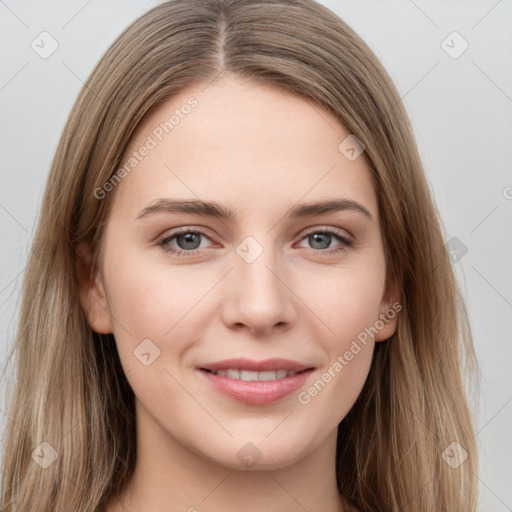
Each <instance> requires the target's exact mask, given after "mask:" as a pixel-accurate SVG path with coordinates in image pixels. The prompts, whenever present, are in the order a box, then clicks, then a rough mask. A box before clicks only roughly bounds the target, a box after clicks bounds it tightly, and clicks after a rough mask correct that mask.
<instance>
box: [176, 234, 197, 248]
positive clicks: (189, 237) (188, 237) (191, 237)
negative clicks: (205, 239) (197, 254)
mask: <svg viewBox="0 0 512 512" xmlns="http://www.w3.org/2000/svg"><path fill="white" fill-rule="evenodd" d="M200 236H201V235H200V234H199V233H185V234H184V235H179V236H177V237H176V243H177V244H178V246H179V247H180V248H181V249H197V248H198V247H199V245H200V244H201V241H200V238H199V237H200ZM180 239H184V240H185V242H184V244H182V243H180ZM190 244H191V245H190Z"/></svg>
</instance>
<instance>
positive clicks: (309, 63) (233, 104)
mask: <svg viewBox="0 0 512 512" xmlns="http://www.w3.org/2000/svg"><path fill="white" fill-rule="evenodd" d="M15 349H16V352H15V354H16V361H17V365H18V366H17V372H18V374H17V381H16V384H15V388H14V392H13V395H12V401H11V409H10V411H9V417H10V419H11V420H12V422H9V423H8V424H7V436H6V440H5V460H4V466H3V490H2V491H3V494H2V511H4V512H11V511H14V510H31V511H39V510H40V511H45V512H46V511H50V510H51V511H59V512H60V511H70V510H73V511H75V510H76V511H81V512H83V511H91V512H92V511H100V510H101V511H106V512H117V511H121V510H125V511H132V510H133V511H135V510H146V511H155V512H156V511H162V510H166V511H167V510H189V511H193V510H198V511H202V510H205V511H217V510H223V511H230V510H242V509H243V510H267V511H273V510H276V511H277V510H279V511H283V510H290V511H291V510H308V511H311V512H313V511H317V510H323V511H325V510H327V511H332V512H334V511H339V510H343V511H349V510H350V511H377V510H379V511H397V512H398V511H403V510H408V511H412V512H420V511H421V512H434V511H436V512H439V511H441V510H445V511H450V512H451V511H454V510H464V511H470V512H472V511H475V510H476V501H477V477H476V474H477V453H476V446H475V441H474V430H473V419H472V416H471V412H470V409H469V406H468V401H467V398H466V393H465V388H464V377H465V375H466V372H471V371H472V370H475V369H476V362H475V356H474V352H473V346H472V340H471V334H470V331H469V327H468V321H467V317H466V313H465V309H464V305H463V303H462V301H461V299H460V295H459V291H458V288H457V284H456V281H455V279H454V276H453V273H452V269H451V266H450V261H449V258H448V256H447V253H446V251H445V247H444V242H443V236H442V231H441V224H440V220H439V217H438V213H437V210H436V208H435V205H434V203H433V200H432V198H431V195H430V192H429V188H428V185H427V183H426V180H425V177H424V173H423V170H422V166H421V162H420V159H419V157H418V153H417V149H416V146H415V142H414V139H413V136H412V131H411V128H410V124H409V122H408V119H407V116H406V114H405V112H404V109H403V106H402V104H401V102H400V99H399V96H398V94H397V92H396V89H395V88H394V86H393V84H392V83H391V81H390V79H389V77H388V75H387V74H386V72H385V71H384V69H383V67H382V66H381V65H380V63H379V62H378V60H377V59H376V57H375V56H374V55H373V53H372V52H371V51H370V50H369V48H368V47H367V46H366V45H365V43H364V42H363V41H362V40H361V39H360V38H359V37H358V36H357V35H356V34H355V33H354V32H353V31H352V30H351V29H350V28H349V27H348V26H347V25H346V24H345V23H344V22H343V21H341V20H340V19H339V18H338V17H337V16H335V15H334V14H333V13H332V12H331V11H329V10H328V9H327V8H325V7H323V6H321V5H319V4H317V3H315V2H313V1H310V0H300V1H295V2H292V3H290V2H285V1H266V2H254V1H249V0H238V1H230V0H214V1H208V2H205V1H203V0H201V1H199V0H192V1H190V0H176V1H170V2H166V3H163V4H161V5H159V6H157V7H155V8H153V9H151V10H150V11H149V12H148V13H146V14H145V15H144V16H142V17H141V18H139V19H138V20H136V21H135V22H134V23H133V24H132V25H131V26H130V27H128V28H127V29H126V30H125V31H124V33H123V34H121V36H120V37H119V38H118V39H117V40H116V41H115V42H114V43H113V45H112V46H111V48H110V49H109V50H108V51H107V53H106V54H105V56H104V57H103V58H102V59H101V61H100V63H99V64H98V66H97V67H96V69H95V70H94V71H93V73H92V75H91V77H90V78H89V79H88V81H87V82H86V84H85V86H84V88H83V89H82V91H81V93H80V95H79V97H78V99H77V101H76V104H75V106H74V108H73V111H72V112H71V115H70V118H69V120H68V123H67V125H66V127H65V129H64V133H63V135H62V138H61V141H60V143H59V147H58V149H57V153H56V156H55V159H54V162H53V165H52V169H51V173H50V176H49V179H48V183H47V187H46V191H45V196H44V200H43V206H42V211H41V215H40V221H39V225H38V229H37V233H36V236H35V241H34V250H33V251H32V255H31V258H30V261H29V264H28V267H27V270H26V273H25V281H24V287H23V303H22V309H21V314H20V320H19V328H18V333H17V340H16V346H15ZM463 363H464V364H463ZM468 374H469V373H468Z"/></svg>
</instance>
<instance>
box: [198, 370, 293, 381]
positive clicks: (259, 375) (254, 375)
mask: <svg viewBox="0 0 512 512" xmlns="http://www.w3.org/2000/svg"><path fill="white" fill-rule="evenodd" d="M206 371H210V372H211V373H213V374H214V375H218V376H220V377H227V378H228V379H236V380H243V381H245V382H257V381H271V380H280V379H285V378H286V377H293V376H294V375H296V374H297V373H298V372H297V371H295V370H284V369H282V370H275V371H264V372H255V371H251V370H242V369H228V370H216V371H215V370H214V371H211V370H206Z"/></svg>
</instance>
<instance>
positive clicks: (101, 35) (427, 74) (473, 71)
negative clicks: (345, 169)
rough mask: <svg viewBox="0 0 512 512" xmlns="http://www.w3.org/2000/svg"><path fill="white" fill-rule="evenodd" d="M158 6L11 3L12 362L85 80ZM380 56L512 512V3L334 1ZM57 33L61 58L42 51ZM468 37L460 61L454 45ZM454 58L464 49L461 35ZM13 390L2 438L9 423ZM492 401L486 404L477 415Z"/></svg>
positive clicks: (488, 453) (8, 315)
mask: <svg viewBox="0 0 512 512" xmlns="http://www.w3.org/2000/svg"><path fill="white" fill-rule="evenodd" d="M157 3H158V2H156V1H150V2H143V1H138V2H136V1H134V0H129V1H122V2H121V1H108V2H105V1H102V2H100V1H98V0H89V1H60V2H59V1H55V0H54V1H45V2H36V1H15V0H6V1H1V0H0V42H1V47H0V54H1V62H2V65H1V68H0V109H1V124H0V155H1V156H0V158H1V163H2V165H1V167H0V176H1V178H0V179H1V181H0V183H1V189H0V233H1V246H0V267H1V269H2V273H1V276H0V315H1V316H0V318H1V340H0V363H2V364H3V363H4V362H5V359H6V354H7V350H8V348H10V346H11V344H12V340H13V335H14V331H15V328H16V316H17V312H18V307H19V290H20V285H21V280H22V276H23V271H24V268H25V264H26V258H27V255H28V252H29V249H30V241H31V239H32V236H33V233H34V228H35V221H36V218H37V215H38V210H39V207H40V201H41V197H42V192H43V188H44V184H45V180H46V177H47V174H48V171H49V166H50V163H51V159H52V157H53V154H54V152H55V149H56V146H57V142H58V139H59V137H60V134H61V131H62V129H63V127H64V124H65V121H66V118H67V116H68V114H69V111H70V109H71V107H72V104H73V102H74V100H75V98H76V96H77V94H78V92H79V89H80V87H81V86H82V83H83V81H85V79H86V77H87V76H88V75H89V73H90V72H91V71H92V69H93V67H94V65H95V64H96V63H97V61H98V60H99V58H100V57H101V55H102V54H103V53H104V51H105V50H106V49H107V47H108V46H109V45H110V44H111V43H112V42H113V41H114V39H115V38H116V37H117V35H118V34H119V33H120V32H121V31H122V30H123V29H124V28H125V27H126V26H127V25H128V24H129V23H131V22H132V21H133V20H134V19H135V18H136V17H138V16H139V15H141V14H142V13H144V12H146V11H147V10H148V9H149V8H150V7H153V6H154V5H156V4H157ZM321 3H323V4H324V5H326V6H327V7H329V8H330V9H332V10H333V11H334V12H336V13H337V14H338V15H339V16H340V17H341V18H342V19H344V20H345V21H346V22H347V23H348V24H349V25H351V26H352V27H353V28H354V29H355V30H356V32H358V33H359V34H360V35H361V36H362V37H363V39H364V40H365V41H366V42H367V43H368V44H369V46H370V47H371V48H372V49H373V50H374V51H375V53H376V54H377V56H378V57H379V58H380V59H381V61H382V62H383V64H384V65H385V67H386V68H387V69H388V71H389V73H390V75H391V77H392V79H393V80H394V82H395V83H396V85H397V87H398V90H399V91H400V94H401V96H402V97H403V101H404V103H405V106H406V108H407V110H408V112H409V115H410V117H411V120H412V123H413V127H414V130H415V134H416V137H417V141H418V145H419V149H420V153H421V155H422V158H423V162H424V165H425V169H426V172H427V176H428V180H429V182H430V184H431V187H432V190H433V192H434V196H435V198H436V201H437V203H438V206H439V208H440V210H441V214H442V216H443V219H444V223H445V226H446V240H447V241H448V240H449V239H450V238H452V237H457V238H458V239H459V240H460V241H461V242H462V243H463V244H464V246H466V247H467V253H466V254H464V255H463V257H462V258H461V259H460V261H458V262H454V267H455V269H456V272H457V276H458V278H459V280H460V283H461V285H462V287H463V291H464V295H465V297H466V301H467V305H468V308H469V312H470V316H471V323H472V327H473V332H474V337H475V344H476V349H477V352H478V357H479V361H480V364H481V368H482V371H483V376H484V379H483V382H482V396H481V399H480V401H479V403H478V404H475V407H474V409H475V415H476V417H477V424H478V433H477V440H478V443H479V446H480V450H481V468H480V472H479V479H480V483H481V507H482V510H483V511H486V512H505V511H512V487H511V485H510V482H511V481H512V441H511V435H510V433H511V432H512V430H511V426H512V404H511V401H512V379H511V378H510V373H511V368H510V364H511V361H512V343H511V341H512V339H511V336H510V333H511V331H512V237H511V234H512V230H511V225H512V222H511V221H512V172H511V168H510V165H511V162H512V117H511V113H512V68H511V66H510V62H511V56H512V30H511V27H512V25H511V21H512V2H511V1H510V0H500V1H496V0H480V1H475V0H473V1H463V0H458V1H453V0H452V1H449V2H448V1H441V0H436V1H432V0H431V1H427V0H415V1H412V0H392V1H391V0H387V1H386V2H383V1H376V0H374V1H368V0H359V1H357V0H350V1H347V0H323V1H322V2H321ZM43 31H47V32H49V33H50V34H51V35H52V37H53V38H55V40H57V42H58V44H59V46H58V48H57V50H56V51H55V52H54V53H53V54H52V55H51V56H50V57H48V58H47V59H43V58H41V57H40V56H39V55H38V54H37V53H36V52H35V51H34V50H33V49H32V48H31V43H32V41H34V40H35V39H36V38H37V37H38V36H39V34H41V32H43ZM453 31H457V32H458V33H459V34H460V35H461V36H462V37H463V38H464V39H465V40H466V41H467V43H468V44H469V47H468V49H467V50H466V51H465V52H464V53H462V54H461V55H460V56H459V57H458V58H452V57H451V56H449V55H448V54H447V53H446V52H445V50H444V49H443V47H442V46H441V45H442V42H443V41H444V40H445V39H446V38H447V36H449V35H450V34H451V33H452V32H453ZM445 45H449V46H453V48H452V49H451V50H450V51H451V52H457V51H458V50H459V49H461V48H462V46H461V41H460V40H457V39H453V37H451V38H449V39H448V40H447V41H446V43H445ZM8 385H9V381H8V379H5V381H2V389H1V402H0V431H1V429H2V428H3V426H4V424H5V422H6V421H8V420H7V418H6V416H5V413H4V411H5V406H4V402H5V395H6V392H7V388H8ZM477 405H478V407H477Z"/></svg>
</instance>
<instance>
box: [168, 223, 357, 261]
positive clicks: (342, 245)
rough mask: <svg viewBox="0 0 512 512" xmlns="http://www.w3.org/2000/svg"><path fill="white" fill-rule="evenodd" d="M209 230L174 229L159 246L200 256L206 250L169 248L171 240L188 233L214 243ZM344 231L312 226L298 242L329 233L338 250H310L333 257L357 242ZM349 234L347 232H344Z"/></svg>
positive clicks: (329, 227)
mask: <svg viewBox="0 0 512 512" xmlns="http://www.w3.org/2000/svg"><path fill="white" fill-rule="evenodd" d="M207 231H208V230H206V228H203V227H201V228H196V227H193V226H181V227H178V228H173V229H171V230H170V231H167V232H165V233H164V234H163V235H161V236H160V237H159V239H158V246H160V247H161V248H162V250H164V251H165V252H166V253H169V254H171V255H174V256H180V257H193V256H196V255H198V254H201V253H203V252H204V250H205V248H201V249H191V250H185V249H179V248H174V247H172V246H169V245H168V244H169V243H170V240H171V239H174V238H175V237H178V236H180V235H182V234H186V233H195V234H199V235H201V236H203V237H205V238H208V239H209V240H210V241H212V242H213V240H212V237H211V236H209V235H208V233H207ZM341 231H342V229H341V228H337V227H333V226H325V225H324V226H322V225H320V226H319V225H316V226H310V227H309V228H307V229H306V231H302V236H301V238H300V239H299V240H298V242H299V243H300V242H302V241H303V240H304V239H306V238H307V237H308V236H309V235H311V234H313V233H324V234H325V233H327V234H329V235H332V236H334V237H336V238H337V239H338V242H339V244H338V247H337V248H328V249H325V250H324V249H314V248H312V247H311V248H309V250H310V251H314V252H315V253H317V252H318V253H320V254H322V255H325V256H329V255H333V254H336V253H338V252H341V251H344V250H346V249H348V248H351V247H353V246H354V245H355V241H354V239H353V236H352V234H350V233H349V236H345V235H343V234H342V233H341ZM343 231H345V232H346V233H347V231H346V230H343ZM302 248H304V249H307V248H306V247H302Z"/></svg>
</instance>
